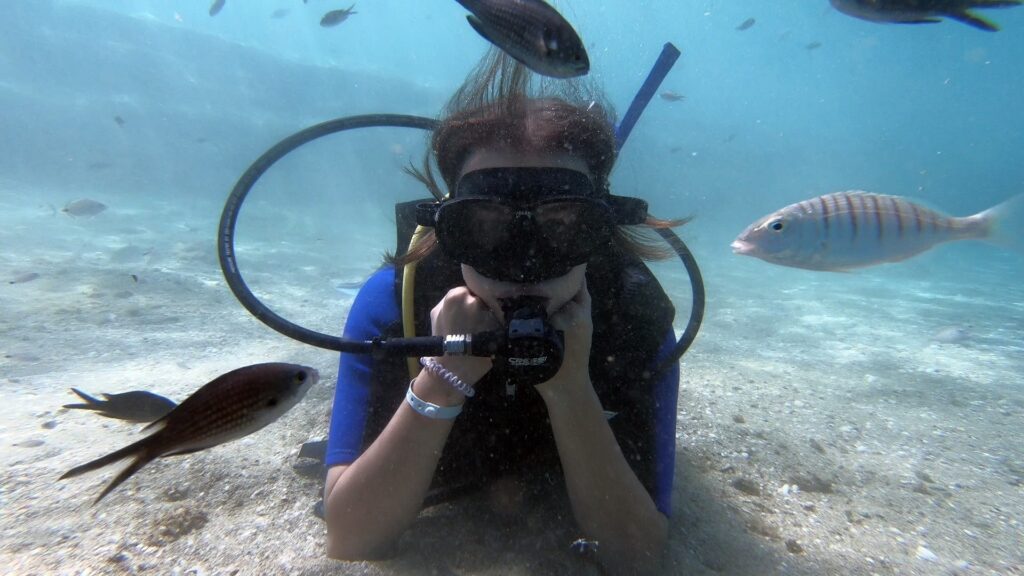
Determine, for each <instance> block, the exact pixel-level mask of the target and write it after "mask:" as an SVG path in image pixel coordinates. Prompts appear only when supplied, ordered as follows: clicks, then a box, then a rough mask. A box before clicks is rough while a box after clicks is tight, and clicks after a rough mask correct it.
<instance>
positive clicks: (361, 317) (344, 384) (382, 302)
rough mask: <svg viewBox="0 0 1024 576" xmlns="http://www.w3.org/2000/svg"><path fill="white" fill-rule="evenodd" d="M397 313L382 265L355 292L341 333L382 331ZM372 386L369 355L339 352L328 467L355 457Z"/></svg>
mask: <svg viewBox="0 0 1024 576" xmlns="http://www.w3.org/2000/svg"><path fill="white" fill-rule="evenodd" d="M400 316H401V312H400V311H399V309H398V302H396V300H395V268H394V267H393V266H386V267H384V268H381V269H380V270H378V271H377V272H375V273H374V274H373V275H372V276H370V278H369V279H367V281H366V283H365V284H363V287H362V288H361V289H360V290H359V294H357V295H356V298H355V301H354V302H353V303H352V309H351V310H349V314H348V320H347V321H346V322H345V332H344V337H345V338H346V339H352V340H370V339H372V338H374V337H376V336H380V335H381V334H383V333H384V330H385V329H386V328H387V327H388V326H389V325H391V324H393V323H395V322H397V321H398V320H399V318H400ZM372 387H373V358H372V357H371V356H370V355H369V354H345V353H343V354H341V360H340V361H339V365H338V382H337V385H336V386H335V390H334V408H333V410H332V411H331V428H330V433H329V435H328V436H327V454H326V456H325V457H324V465H325V466H327V467H328V468H330V467H331V466H337V465H339V464H351V463H352V462H354V461H355V459H356V458H358V457H359V454H360V452H361V450H362V442H363V430H364V428H365V426H366V415H367V413H368V412H369V402H370V389H371V388H372Z"/></svg>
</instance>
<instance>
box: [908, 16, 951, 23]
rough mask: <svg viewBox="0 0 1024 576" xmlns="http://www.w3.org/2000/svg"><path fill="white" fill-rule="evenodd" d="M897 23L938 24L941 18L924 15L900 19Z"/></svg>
mask: <svg viewBox="0 0 1024 576" xmlns="http://www.w3.org/2000/svg"><path fill="white" fill-rule="evenodd" d="M899 23H900V24H940V23H942V18H928V17H924V18H916V19H914V20H900V21H899Z"/></svg>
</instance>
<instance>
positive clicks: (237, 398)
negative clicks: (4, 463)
mask: <svg viewBox="0 0 1024 576" xmlns="http://www.w3.org/2000/svg"><path fill="white" fill-rule="evenodd" d="M319 377H320V376H319V374H318V373H317V371H316V370H315V369H314V368H310V367H308V366H299V365H297V364H284V363H268V364H253V365H251V366H245V367H243V368H238V369H237V370H232V371H231V372H228V373H226V374H223V375H221V376H219V377H217V378H215V379H214V380H212V381H211V382H209V383H207V384H206V385H204V386H203V387H202V388H200V389H199V390H196V391H195V392H194V393H193V394H192V395H191V396H189V397H188V398H186V399H185V400H184V401H183V402H182V403H181V404H179V405H178V406H177V407H176V408H174V409H173V410H171V411H170V412H169V413H168V414H167V415H166V416H164V417H163V418H161V419H159V420H157V421H156V422H153V423H152V424H150V425H149V426H147V427H146V428H144V430H149V429H150V428H154V427H157V428H156V432H154V433H153V434H150V435H149V436H146V437H145V438H143V439H142V440H139V441H138V442H135V443H133V444H129V445H128V446H125V447H124V448H121V449H120V450H117V451H114V452H112V453H110V454H107V455H106V456H104V457H102V458H99V459H97V460H93V461H92V462H89V463H87V464H83V465H81V466H77V467H75V468H72V469H71V470H68V471H67V472H66V473H65V474H64V475H63V476H61V477H60V479H61V480H63V479H65V478H73V477H75V476H79V475H81V474H84V473H86V472H91V471H93V470H97V469H99V468H102V467H104V466H106V465H108V464H113V463H114V462H117V461H119V460H123V459H125V458H133V460H132V461H131V463H130V464H129V465H128V466H127V467H126V468H125V469H124V470H122V471H121V472H120V473H119V474H118V475H117V476H116V477H115V478H114V479H113V480H111V482H110V484H108V485H107V487H106V488H104V489H103V492H101V493H100V495H99V497H98V498H96V500H95V501H94V502H93V504H95V503H97V502H99V501H100V500H102V499H103V497H104V496H106V495H107V494H109V493H110V492H111V491H112V490H113V489H114V488H117V487H118V486H119V485H120V484H121V483H122V482H124V481H125V480H127V479H128V478H129V477H131V476H132V474H135V473H136V472H138V471H139V470H140V469H141V468H142V467H143V466H145V465H146V464H148V463H150V462H152V461H153V460H155V459H157V458H161V457H164V456H175V455H179V454H191V453H192V452H198V451H200V450H205V449H207V448H212V447H214V446H217V445H219V444H224V443H225V442H230V441H232V440H237V439H238V438H242V437H244V436H248V435H249V434H252V433H253V432H256V431H257V430H260V429H261V428H263V427H264V426H266V425H268V424H270V423H271V422H274V421H275V420H277V419H278V418H280V417H281V416H282V415H283V414H284V413H285V412H287V411H288V410H290V409H291V407H292V406H294V405H295V404H297V403H298V402H299V400H301V399H302V397H303V396H305V394H306V391H307V390H309V388H310V386H312V385H313V384H315V383H316V381H317V380H318V379H319Z"/></svg>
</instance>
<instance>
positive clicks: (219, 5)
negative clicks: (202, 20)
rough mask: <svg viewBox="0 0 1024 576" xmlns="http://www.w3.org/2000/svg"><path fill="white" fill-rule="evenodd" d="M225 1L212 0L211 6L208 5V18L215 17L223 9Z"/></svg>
mask: <svg viewBox="0 0 1024 576" xmlns="http://www.w3.org/2000/svg"><path fill="white" fill-rule="evenodd" d="M224 1H225V0H213V4H210V16H216V15H217V14H219V13H220V11H221V10H223V9H224Z"/></svg>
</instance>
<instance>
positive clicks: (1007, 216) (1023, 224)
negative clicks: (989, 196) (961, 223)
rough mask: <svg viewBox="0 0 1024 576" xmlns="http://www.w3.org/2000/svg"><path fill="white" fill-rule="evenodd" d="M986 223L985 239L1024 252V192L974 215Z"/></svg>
mask: <svg viewBox="0 0 1024 576" xmlns="http://www.w3.org/2000/svg"><path fill="white" fill-rule="evenodd" d="M972 218H977V219H979V220H981V221H982V222H984V223H985V225H986V227H987V232H988V233H987V234H986V235H985V240H987V241H988V242H991V243H993V244H997V245H999V246H1002V247H1004V248H1010V249H1011V250H1016V251H1018V252H1024V194H1018V195H1016V196H1014V197H1013V198H1010V199H1009V200H1007V201H1005V202H1003V203H1001V204H998V205H996V206H993V207H992V208H989V209H988V210H985V211H984V212H982V213H980V214H977V215H976V216H972Z"/></svg>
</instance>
